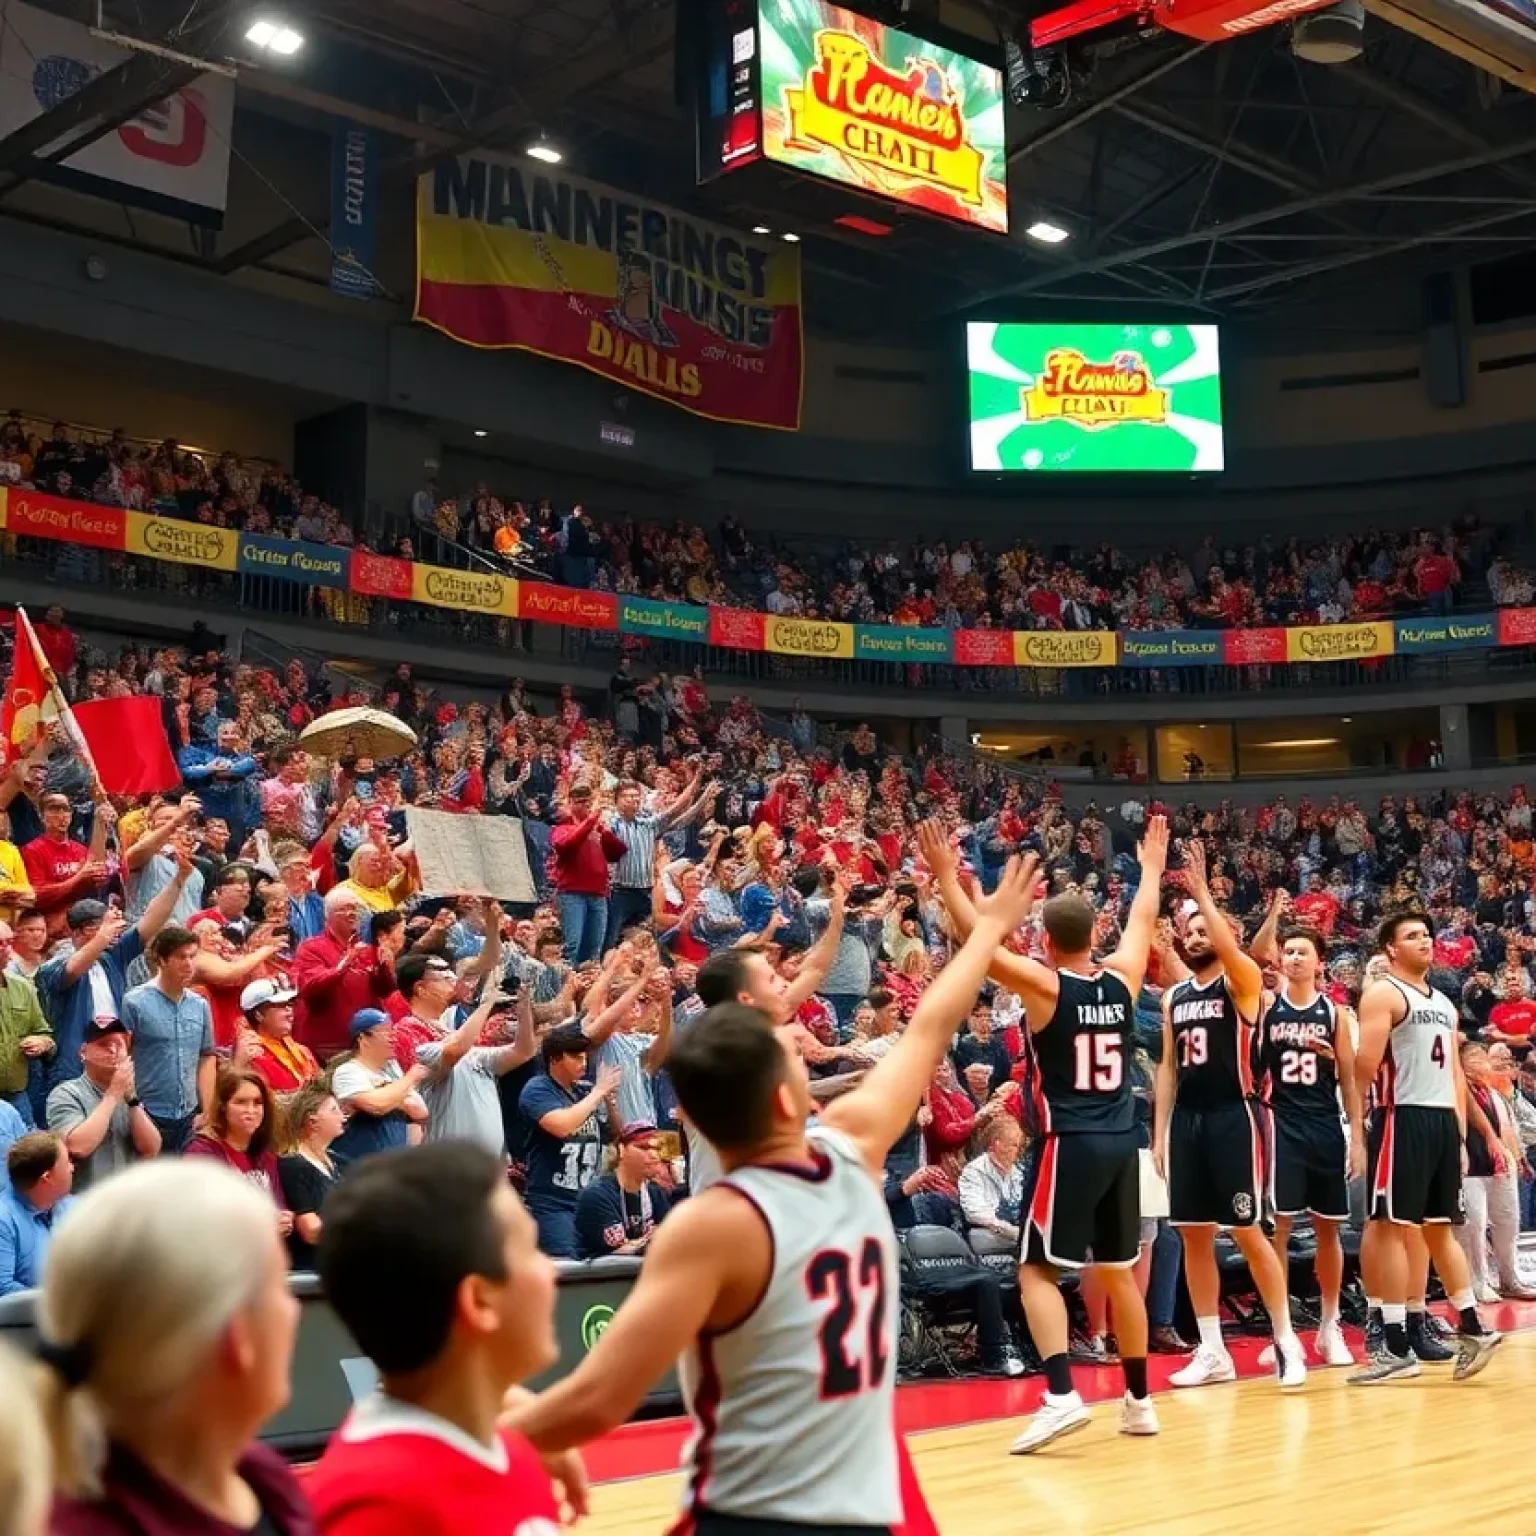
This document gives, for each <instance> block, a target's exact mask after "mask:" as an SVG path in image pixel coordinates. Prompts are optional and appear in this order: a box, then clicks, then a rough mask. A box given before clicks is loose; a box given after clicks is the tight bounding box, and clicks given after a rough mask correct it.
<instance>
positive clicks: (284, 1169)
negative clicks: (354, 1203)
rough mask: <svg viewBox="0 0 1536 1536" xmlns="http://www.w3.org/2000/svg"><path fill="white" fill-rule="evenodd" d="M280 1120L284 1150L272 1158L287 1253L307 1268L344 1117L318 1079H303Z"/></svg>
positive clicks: (336, 1165) (336, 1167)
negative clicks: (289, 1223) (285, 1214)
mask: <svg viewBox="0 0 1536 1536" xmlns="http://www.w3.org/2000/svg"><path fill="white" fill-rule="evenodd" d="M283 1118H284V1120H285V1121H286V1123H287V1127H288V1138H289V1150H288V1151H287V1152H285V1153H284V1154H283V1156H282V1157H280V1158H279V1159H278V1163H277V1171H278V1175H279V1177H280V1178H281V1179H282V1184H283V1198H284V1199H285V1200H286V1201H287V1202H288V1208H289V1209H290V1210H291V1211H292V1212H293V1231H292V1232H290V1233H289V1235H288V1256H289V1258H290V1259H291V1260H292V1262H293V1267H294V1268H295V1269H311V1270H312V1269H314V1268H315V1267H316V1266H315V1257H316V1249H317V1247H318V1246H319V1242H320V1233H321V1231H322V1229H323V1213H324V1207H325V1202H326V1199H327V1198H328V1197H329V1195H330V1193H331V1191H332V1190H333V1189H335V1187H336V1184H337V1181H338V1180H339V1179H340V1178H341V1170H342V1166H343V1165H342V1163H341V1162H340V1161H339V1160H338V1159H337V1158H336V1157H335V1156H333V1154H332V1150H331V1149H332V1146H333V1144H334V1143H335V1141H336V1138H337V1137H338V1136H340V1135H341V1133H342V1129H343V1128H344V1127H345V1125H346V1123H347V1121H346V1116H345V1115H343V1114H342V1112H341V1105H340V1104H338V1103H337V1102H336V1095H335V1094H334V1093H332V1092H331V1090H330V1087H329V1086H328V1085H327V1084H326V1083H324V1082H321V1081H318V1080H315V1081H311V1082H308V1083H306V1084H305V1085H304V1086H303V1087H302V1088H301V1089H299V1091H298V1092H297V1093H295V1094H294V1095H293V1096H292V1097H291V1098H290V1099H289V1100H288V1102H287V1105H286V1106H285V1108H284V1110H283Z"/></svg>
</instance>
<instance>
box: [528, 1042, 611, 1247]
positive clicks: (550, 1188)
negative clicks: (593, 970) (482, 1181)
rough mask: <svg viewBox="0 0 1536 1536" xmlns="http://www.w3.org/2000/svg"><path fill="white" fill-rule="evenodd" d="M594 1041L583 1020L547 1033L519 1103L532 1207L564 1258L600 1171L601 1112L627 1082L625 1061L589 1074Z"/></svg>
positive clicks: (544, 1242)
mask: <svg viewBox="0 0 1536 1536" xmlns="http://www.w3.org/2000/svg"><path fill="white" fill-rule="evenodd" d="M591 1044H592V1043H591V1041H590V1040H588V1039H587V1037H586V1035H585V1034H583V1033H582V1030H581V1026H580V1025H579V1024H562V1025H561V1026H560V1027H559V1028H558V1029H552V1030H551V1031H550V1032H549V1033H548V1034H547V1035H545V1037H544V1046H543V1056H544V1070H543V1072H541V1073H539V1074H538V1075H537V1076H535V1077H533V1078H531V1079H530V1080H529V1082H528V1083H527V1085H526V1086H525V1087H524V1088H523V1091H522V1093H521V1095H520V1096H519V1098H518V1101H517V1107H518V1109H519V1110H521V1111H522V1114H523V1117H524V1118H525V1119H526V1120H527V1121H528V1123H529V1135H528V1192H527V1195H526V1197H525V1198H526V1201H527V1205H528V1213H529V1215H531V1216H532V1217H533V1219H534V1220H535V1221H537V1222H538V1224H539V1247H540V1249H541V1250H542V1251H543V1252H545V1253H547V1254H549V1255H550V1257H551V1258H556V1259H574V1258H575V1257H576V1197H577V1196H578V1195H579V1194H580V1193H581V1192H582V1190H583V1189H585V1188H586V1186H587V1185H588V1184H590V1183H591V1182H592V1180H593V1179H595V1178H596V1177H597V1175H598V1170H599V1168H600V1167H601V1165H602V1158H603V1133H602V1129H601V1127H600V1126H599V1124H598V1112H599V1110H600V1109H601V1107H602V1105H603V1102H604V1100H606V1099H607V1097H608V1095H609V1094H610V1093H612V1092H613V1091H614V1090H615V1089H616V1088H617V1087H618V1086H619V1070H618V1068H617V1067H611V1066H604V1067H599V1068H598V1071H597V1084H596V1086H595V1087H594V1086H591V1085H589V1084H587V1083H585V1082H583V1081H582V1077H583V1074H584V1073H585V1072H586V1069H587V1052H588V1051H589V1050H590V1049H591Z"/></svg>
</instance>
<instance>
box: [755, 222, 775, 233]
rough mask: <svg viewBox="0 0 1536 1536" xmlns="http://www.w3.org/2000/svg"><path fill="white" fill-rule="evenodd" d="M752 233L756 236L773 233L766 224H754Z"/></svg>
mask: <svg viewBox="0 0 1536 1536" xmlns="http://www.w3.org/2000/svg"><path fill="white" fill-rule="evenodd" d="M752 233H753V234H754V235H771V234H772V233H773V231H772V230H771V229H769V228H768V226H767V225H766V224H754V225H753V226H752Z"/></svg>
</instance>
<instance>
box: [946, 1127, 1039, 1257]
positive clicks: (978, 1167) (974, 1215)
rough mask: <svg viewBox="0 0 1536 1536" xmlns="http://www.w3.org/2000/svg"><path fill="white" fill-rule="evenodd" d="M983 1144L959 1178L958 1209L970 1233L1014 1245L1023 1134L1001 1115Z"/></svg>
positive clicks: (1020, 1199)
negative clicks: (980, 1150) (977, 1233)
mask: <svg viewBox="0 0 1536 1536" xmlns="http://www.w3.org/2000/svg"><path fill="white" fill-rule="evenodd" d="M983 1143H984V1146H985V1148H986V1150H985V1151H984V1152H982V1154H981V1156H980V1157H974V1158H972V1159H971V1161H970V1162H968V1163H967V1164H966V1165H965V1169H964V1171H963V1172H962V1173H961V1175H960V1209H961V1211H962V1212H963V1213H964V1215H965V1219H966V1221H967V1223H969V1225H970V1227H971V1229H972V1230H973V1231H976V1230H980V1231H983V1232H991V1233H993V1234H994V1235H995V1236H997V1237H1000V1238H1002V1239H1003V1241H1004V1242H1007V1243H1017V1242H1018V1240H1019V1215H1020V1208H1021V1207H1022V1205H1023V1202H1024V1171H1023V1169H1021V1168H1020V1167H1019V1152H1020V1151H1021V1150H1022V1148H1023V1146H1024V1133H1023V1132H1022V1131H1021V1130H1020V1129H1019V1124H1018V1122H1017V1121H1016V1120H1014V1119H1013V1118H1012V1117H1011V1116H1002V1117H1000V1118H998V1119H996V1120H994V1121H993V1122H992V1124H991V1125H989V1126H988V1127H987V1129H986V1132H985V1133H984V1136H983Z"/></svg>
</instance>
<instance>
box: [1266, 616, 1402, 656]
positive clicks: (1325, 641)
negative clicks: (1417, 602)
mask: <svg viewBox="0 0 1536 1536" xmlns="http://www.w3.org/2000/svg"><path fill="white" fill-rule="evenodd" d="M1396 649H1397V634H1396V631H1395V630H1394V629H1393V627H1392V624H1391V622H1390V621H1388V620H1382V621H1380V622H1378V623H1374V624H1309V625H1305V626H1299V627H1296V628H1292V629H1288V630H1286V632H1285V659H1286V660H1287V661H1369V660H1370V659H1371V658H1372V657H1374V656H1390V655H1391V654H1392V653H1393V652H1394V651H1395V650H1396Z"/></svg>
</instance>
